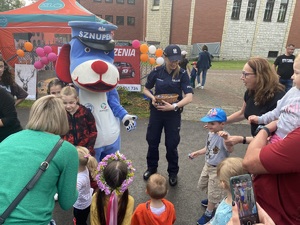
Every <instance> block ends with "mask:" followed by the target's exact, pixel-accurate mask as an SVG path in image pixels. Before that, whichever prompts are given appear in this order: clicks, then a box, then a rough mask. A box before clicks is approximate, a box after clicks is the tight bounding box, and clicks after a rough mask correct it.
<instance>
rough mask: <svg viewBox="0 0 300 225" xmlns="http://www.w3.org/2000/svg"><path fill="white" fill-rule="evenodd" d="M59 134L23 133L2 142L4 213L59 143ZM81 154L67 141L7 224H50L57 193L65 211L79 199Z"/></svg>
mask: <svg viewBox="0 0 300 225" xmlns="http://www.w3.org/2000/svg"><path fill="white" fill-rule="evenodd" d="M59 138H60V137H59V136H58V135H53V134H49V133H46V132H40V131H33V130H23V131H20V132H18V133H15V134H12V135H10V136H9V137H8V138H6V139H5V140H4V141H3V142H1V143H0V171H1V176H0V184H1V186H0V202H1V204H0V214H2V213H3V212H4V210H5V209H6V208H7V207H8V205H9V204H10V203H11V202H12V201H13V199H14V198H15V197H16V196H17V195H18V194H19V192H20V191H21V190H22V189H23V187H24V186H25V185H26V184H27V183H28V181H29V180H30V179H31V178H32V176H33V175H34V174H35V173H36V171H37V169H38V167H39V165H40V164H41V162H43V161H44V160H45V159H46V157H47V156H48V154H49V153H50V151H51V150H52V148H53V147H54V145H55V144H56V142H57V141H58V140H59ZM77 171H78V153H77V151H76V148H75V147H74V146H73V145H72V144H70V143H69V142H67V141H64V142H63V145H62V146H61V148H60V149H59V150H58V152H57V153H56V155H55V156H54V158H53V159H52V161H51V162H50V165H49V168H48V169H47V170H46V172H44V173H43V174H42V176H41V178H40V180H39V181H38V182H37V184H36V185H35V187H34V188H33V189H32V190H31V191H29V192H28V193H27V195H26V196H25V197H24V198H23V200H22V201H21V202H20V203H19V205H18V206H17V207H16V208H15V210H14V211H13V212H12V213H11V214H10V216H9V217H8V218H7V219H6V222H5V225H20V224H22V225H24V224H28V225H35V224H38V225H47V224H48V223H49V221H50V220H51V218H52V211H53V209H54V204H55V202H54V199H53V196H54V194H55V193H58V196H59V200H58V201H59V204H60V206H61V208H62V209H64V210H67V209H69V208H71V207H72V205H73V204H74V202H75V201H76V199H77V195H78V193H77V190H76V179H77Z"/></svg>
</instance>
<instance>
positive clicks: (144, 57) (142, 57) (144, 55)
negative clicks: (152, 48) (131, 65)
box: [140, 53, 148, 62]
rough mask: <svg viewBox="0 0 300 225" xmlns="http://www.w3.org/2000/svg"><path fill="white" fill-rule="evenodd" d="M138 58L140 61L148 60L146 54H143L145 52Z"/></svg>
mask: <svg viewBox="0 0 300 225" xmlns="http://www.w3.org/2000/svg"><path fill="white" fill-rule="evenodd" d="M140 59H141V61H142V62H147V60H148V54H145V53H144V54H141V56H140Z"/></svg>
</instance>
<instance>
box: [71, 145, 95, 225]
mask: <svg viewBox="0 0 300 225" xmlns="http://www.w3.org/2000/svg"><path fill="white" fill-rule="evenodd" d="M76 149H77V152H78V159H79V166H78V174H77V190H78V198H77V201H76V202H75V204H74V205H73V215H74V220H73V221H74V225H87V223H86V221H87V218H88V216H89V213H90V205H91V203H92V194H93V188H91V185H90V175H89V168H88V165H89V166H91V165H95V164H94V162H97V160H96V159H95V158H94V157H93V156H91V155H90V152H89V150H88V149H87V148H85V147H82V146H77V147H76ZM91 162H93V163H91ZM90 169H92V168H90ZM95 169H96V167H95V168H94V170H95Z"/></svg>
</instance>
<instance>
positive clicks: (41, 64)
mask: <svg viewBox="0 0 300 225" xmlns="http://www.w3.org/2000/svg"><path fill="white" fill-rule="evenodd" d="M33 65H34V68H36V69H38V70H39V69H42V68H43V66H44V64H43V63H42V62H41V61H36V62H35V63H34V64H33Z"/></svg>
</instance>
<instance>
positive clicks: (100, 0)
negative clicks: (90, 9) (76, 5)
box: [93, 0, 102, 2]
mask: <svg viewBox="0 0 300 225" xmlns="http://www.w3.org/2000/svg"><path fill="white" fill-rule="evenodd" d="M93 1H94V2H102V0H93Z"/></svg>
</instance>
